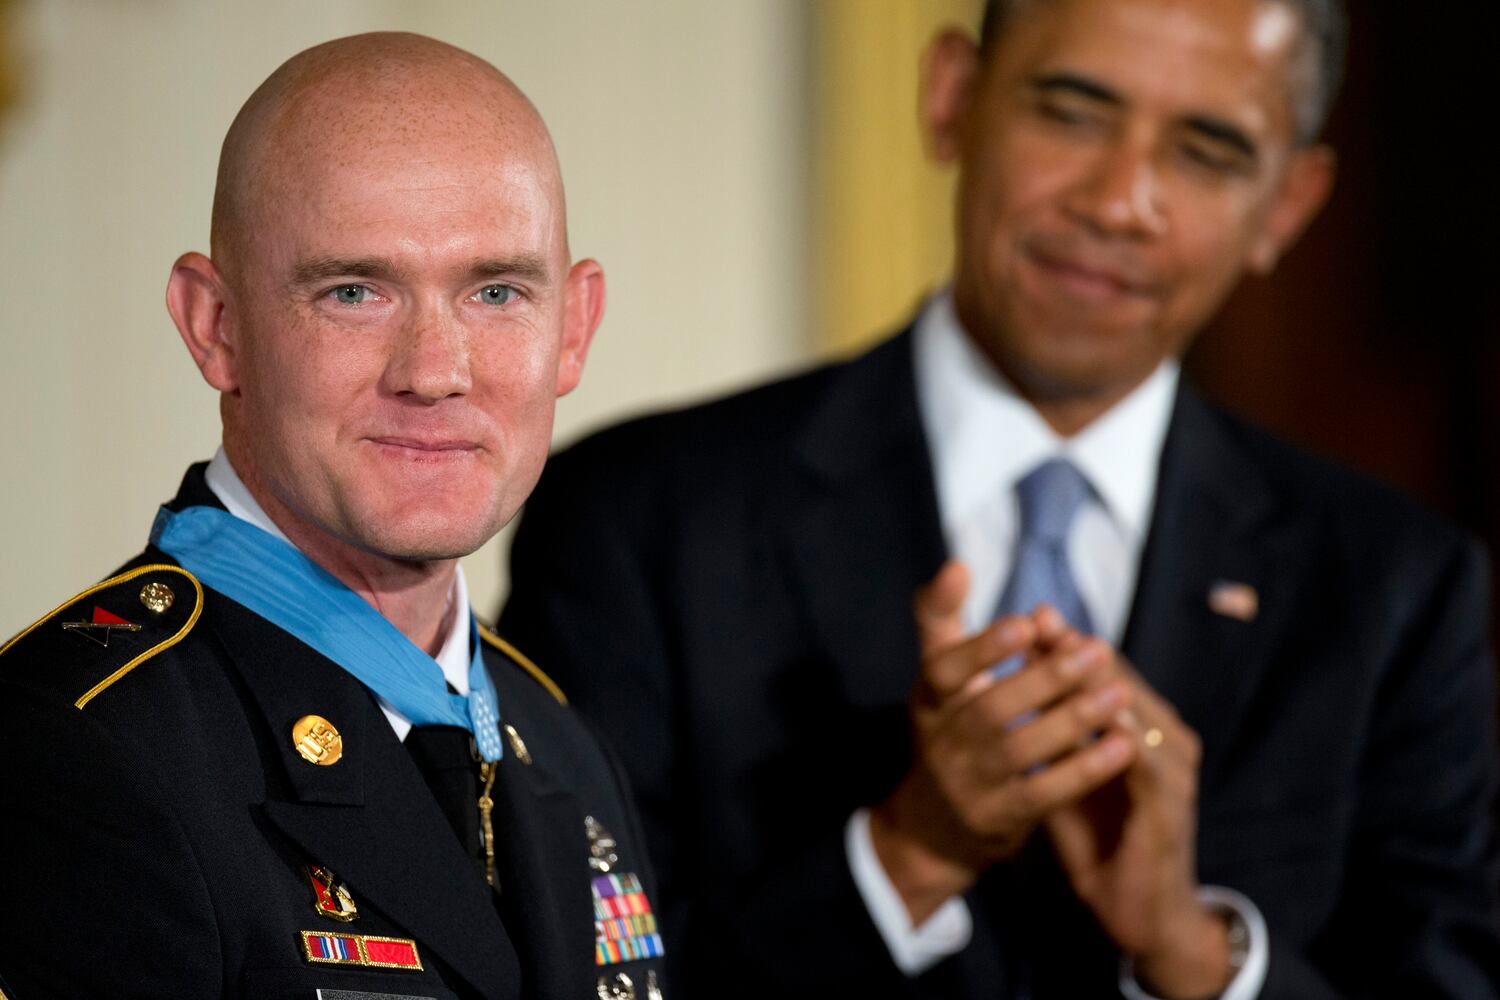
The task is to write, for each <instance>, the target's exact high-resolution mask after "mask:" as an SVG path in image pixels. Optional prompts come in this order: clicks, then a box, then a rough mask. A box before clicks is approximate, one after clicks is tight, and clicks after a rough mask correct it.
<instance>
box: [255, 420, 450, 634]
mask: <svg viewBox="0 0 1500 1000" xmlns="http://www.w3.org/2000/svg"><path fill="white" fill-rule="evenodd" d="M225 450H226V452H227V453H228V457H229V459H230V463H231V464H232V465H233V466H234V470H235V472H236V474H237V475H238V476H239V477H240V481H241V482H242V483H244V486H245V489H246V490H247V491H249V493H250V495H251V496H252V497H254V498H255V502H256V503H258V504H259V505H260V508H261V510H262V511H263V512H264V513H265V515H266V516H267V517H269V518H270V519H271V522H272V523H273V524H275V525H276V527H277V528H279V529H280V530H281V532H282V534H284V535H286V537H287V540H288V541H290V542H291V543H292V544H293V545H295V546H296V547H297V548H298V550H300V551H301V552H302V554H303V555H305V556H307V558H309V559H311V560H312V561H313V562H314V563H317V564H318V565H319V566H320V567H322V568H323V569H324V570H327V571H328V572H329V573H331V574H332V575H333V576H334V577H335V578H336V579H337V580H338V581H339V582H340V583H342V584H343V585H344V586H346V587H348V588H349V589H350V590H352V591H354V592H355V593H356V594H358V595H359V596H360V597H361V598H363V599H364V600H365V601H366V602H367V603H368V604H369V605H370V606H371V607H373V608H374V609H375V610H376V611H378V612H380V614H381V615H383V616H384V617H385V618H386V620H387V621H389V622H390V623H391V624H392V625H394V626H396V628H397V629H398V630H399V631H400V632H401V634H403V635H405V636H406V637H407V638H408V639H410V640H411V641H412V644H413V645H415V646H416V647H417V648H418V649H420V650H422V651H423V652H425V653H427V654H428V655H429V656H436V655H437V654H438V652H439V650H441V649H442V646H443V641H444V639H446V638H447V636H448V634H449V633H450V632H451V631H452V630H453V626H454V620H455V618H454V616H455V615H456V614H457V613H458V609H457V608H456V607H455V606H454V601H453V593H454V574H455V571H456V567H457V565H458V563H457V560H454V559H441V560H432V561H414V560H402V559H392V558H390V557H389V556H382V555H379V554H377V553H373V552H368V551H366V550H364V549H361V548H358V547H357V546H354V545H351V544H349V543H348V542H346V541H344V540H343V539H341V538H338V537H336V536H334V535H331V534H329V533H328V532H326V531H323V530H321V529H319V528H317V527H316V526H315V525H312V524H310V523H309V522H308V520H307V519H306V518H304V517H302V516H301V515H299V514H298V513H297V512H296V511H294V510H293V509H292V508H290V507H288V506H287V505H286V504H284V503H282V502H281V500H280V499H279V498H278V497H277V496H276V494H275V492H274V491H272V490H271V489H269V488H268V487H267V486H266V484H265V482H264V481H263V480H262V479H261V478H260V476H259V475H258V474H257V472H256V470H255V467H254V463H253V462H250V461H248V456H244V455H241V454H238V453H236V452H234V451H230V449H229V447H228V444H227V442H226V449H225Z"/></svg>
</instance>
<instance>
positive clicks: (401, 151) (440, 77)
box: [210, 32, 562, 278]
mask: <svg viewBox="0 0 1500 1000" xmlns="http://www.w3.org/2000/svg"><path fill="white" fill-rule="evenodd" d="M428 150H430V151H431V152H430V153H427V152H426V151H428ZM454 150H457V151H459V152H461V153H464V152H467V153H477V154H479V155H480V156H483V155H486V152H487V151H493V153H494V157H493V158H494V161H495V166H496V169H504V165H505V163H506V162H510V161H513V160H515V159H523V160H528V161H530V162H531V163H532V164H533V166H534V167H536V168H539V169H538V171H537V172H538V173H539V174H540V175H542V176H544V177H545V178H546V179H547V181H548V183H549V184H550V186H551V187H552V189H553V190H552V191H551V192H549V193H551V194H553V195H555V197H556V203H557V207H558V211H559V217H560V218H561V211H562V183H561V179H560V177H559V174H558V169H557V158H556V153H555V151H554V149H553V147H552V141H551V138H550V136H549V135H548V134H547V129H546V126H545V125H544V124H543V123H542V120H541V117H540V116H539V115H538V114H537V112H536V109H535V107H533V106H532V104H531V102H530V101H529V100H528V99H527V98H526V95H525V94H523V93H521V91H520V90H519V89H518V88H517V87H516V86H515V84H513V83H512V82H511V81H510V80H509V79H508V78H507V77H506V76H505V75H504V74H503V73H501V72H500V71H499V70H497V69H496V68H495V67H494V66H492V65H490V64H489V63H487V62H485V61H484V60H483V59H480V58H479V57H477V56H474V55H472V54H470V53H468V52H465V51H463V50H462V49H459V48H455V47H454V46H452V45H448V44H446V43H444V42H439V41H437V40H436V39H432V38H427V37H424V36H422V35H414V34H408V33H403V32H372V33H369V34H364V35H354V36H351V37H348V38H339V39H335V40H333V41H331V42H325V43H323V44H322V45H316V46H314V47H312V48H310V49H307V50H305V51H303V52H300V53H298V54H297V55H295V56H293V57H292V58H291V59H288V60H287V61H286V62H285V63H283V64H282V65H281V66H280V67H279V68H278V69H277V70H276V71H275V72H274V73H272V74H271V75H270V77H268V78H267V79H266V81H265V82H264V83H262V84H261V85H260V87H258V88H257V89H256V91H255V92H254V93H253V94H251V95H250V98H249V100H247V101H246V102H245V104H244V106H243V107H242V108H241V109H240V112H239V114H238V115H236V116H235V119H234V122H233V124H231V125H230V127H229V132H228V134H227V135H225V137H224V145H223V149H222V150H221V152H220V156H219V173H218V182H217V185H216V187H215V190H214V205H213V221H212V229H211V234H210V241H211V251H210V252H211V254H212V256H213V258H214V260H215V262H216V263H217V264H218V265H219V266H220V268H221V269H222V270H224V272H225V273H226V276H229V277H231V278H232V277H233V276H234V275H235V274H236V272H237V271H238V270H239V267H240V265H241V262H242V261H243V260H244V259H245V257H246V253H245V250H246V242H247V240H248V239H249V238H250V237H251V236H252V235H253V234H254V233H255V232H257V231H259V230H260V229H262V228H263V226H264V225H266V224H267V223H268V222H269V221H270V219H269V215H270V212H269V209H270V208H271V207H272V206H274V205H277V204H278V203H284V202H286V201H287V200H288V194H289V189H290V188H292V187H295V186H297V185H301V184H305V183H306V182H307V181H308V179H309V178H316V177H318V176H320V175H321V174H323V173H324V172H326V171H327V170H328V169H329V168H331V167H337V168H348V167H350V166H355V167H357V165H358V164H359V163H360V162H361V161H362V160H369V161H371V162H374V161H379V160H382V159H388V158H389V157H391V156H392V155H396V156H405V157H408V158H412V159H416V158H420V157H422V156H424V155H434V156H435V155H441V154H446V153H448V152H452V151H454ZM292 200H295V199H292Z"/></svg>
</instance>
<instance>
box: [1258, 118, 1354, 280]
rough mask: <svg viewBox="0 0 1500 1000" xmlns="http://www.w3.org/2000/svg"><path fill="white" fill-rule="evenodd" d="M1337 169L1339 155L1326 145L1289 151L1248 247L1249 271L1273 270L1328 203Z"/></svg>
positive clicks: (1263, 272)
mask: <svg viewBox="0 0 1500 1000" xmlns="http://www.w3.org/2000/svg"><path fill="white" fill-rule="evenodd" d="M1337 173H1338V158H1337V157H1336V156H1335V155H1334V152H1333V150H1332V148H1330V147H1328V146H1323V145H1317V146H1309V147H1307V148H1306V149H1299V150H1297V151H1296V152H1294V153H1293V154H1292V159H1291V162H1290V163H1288V164H1287V167H1286V171H1285V173H1283V174H1282V177H1281V183H1280V186H1279V188H1278V189H1277V191H1276V195H1275V200H1274V201H1273V202H1272V203H1271V210H1270V212H1269V213H1268V214H1267V215H1266V220H1265V223H1264V224H1263V225H1262V227H1261V233H1260V236H1259V238H1257V239H1256V241H1255V243H1254V245H1252V246H1251V248H1250V258H1249V268H1250V271H1251V273H1252V274H1259V275H1262V276H1264V275H1267V274H1270V273H1271V272H1272V271H1273V270H1275V268H1276V263H1277V261H1279V260H1280V259H1281V255H1282V254H1284V253H1286V252H1287V251H1288V250H1290V249H1291V247H1292V244H1293V243H1296V242H1297V238H1298V237H1300V236H1301V235H1302V231H1303V230H1304V229H1306V228H1307V225H1308V223H1310V222H1312V220H1313V219H1314V218H1315V217H1316V216H1317V214H1318V212H1319V211H1321V210H1322V208H1323V206H1324V204H1326V203H1327V201H1328V196H1329V195H1330V194H1331V193H1332V192H1333V179H1334V175H1335V174H1337Z"/></svg>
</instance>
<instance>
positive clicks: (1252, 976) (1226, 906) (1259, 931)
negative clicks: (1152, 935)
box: [1120, 885, 1271, 1000]
mask: <svg viewBox="0 0 1500 1000" xmlns="http://www.w3.org/2000/svg"><path fill="white" fill-rule="evenodd" d="M1198 901H1199V902H1200V903H1203V904H1204V905H1205V906H1210V907H1213V908H1214V909H1217V910H1230V911H1233V912H1234V913H1235V914H1236V915H1238V916H1239V918H1240V919H1241V920H1243V921H1244V923H1245V929H1246V931H1247V932H1248V937H1249V940H1248V941H1247V942H1246V955H1245V964H1244V965H1242V966H1240V971H1239V972H1237V973H1235V976H1234V978H1233V979H1231V980H1230V981H1229V985H1228V986H1227V987H1226V988H1225V990H1224V992H1223V993H1220V994H1219V996H1218V1000H1255V998H1256V997H1258V996H1260V989H1261V987H1262V986H1264V985H1265V983H1266V969H1267V967H1268V966H1269V965H1270V963H1271V934H1270V931H1268V930H1267V929H1266V918H1265V917H1263V916H1261V913H1260V910H1259V909H1258V908H1257V907H1256V905H1255V904H1254V903H1252V902H1250V898H1249V897H1248V896H1245V895H1244V894H1242V893H1238V892H1235V891H1234V890H1233V889H1225V888H1223V887H1222V886H1217V885H1205V886H1201V887H1199V889H1198ZM1120 992H1121V993H1123V994H1124V995H1125V997H1126V1000H1160V998H1158V997H1154V996H1152V995H1151V994H1150V993H1147V992H1146V991H1145V990H1143V989H1141V987H1140V984H1139V983H1137V982H1136V981H1135V965H1134V963H1132V962H1131V961H1130V959H1128V958H1127V959H1123V960H1121V962H1120Z"/></svg>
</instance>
